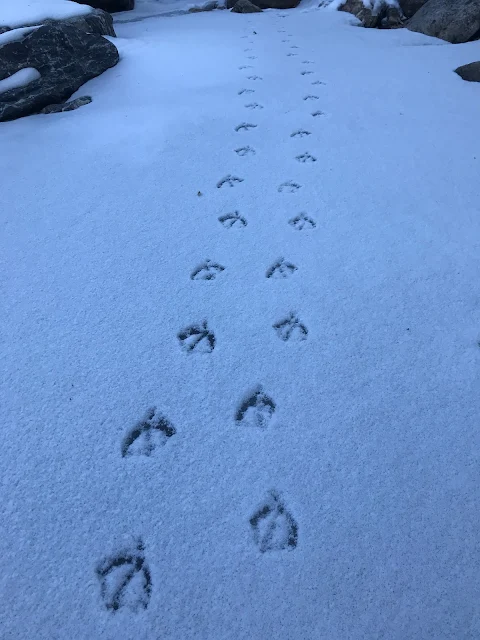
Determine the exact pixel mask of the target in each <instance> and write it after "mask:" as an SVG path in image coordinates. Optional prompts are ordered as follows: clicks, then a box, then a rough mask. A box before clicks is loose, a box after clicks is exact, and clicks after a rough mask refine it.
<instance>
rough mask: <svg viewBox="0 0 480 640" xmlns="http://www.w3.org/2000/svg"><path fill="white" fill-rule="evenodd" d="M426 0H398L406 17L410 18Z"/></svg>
mask: <svg viewBox="0 0 480 640" xmlns="http://www.w3.org/2000/svg"><path fill="white" fill-rule="evenodd" d="M426 1H427V0H399V4H400V8H401V9H402V11H403V15H404V16H405V17H406V18H411V17H412V16H413V15H415V14H416V13H417V11H418V10H419V9H421V8H422V7H423V5H424V4H425V2H426Z"/></svg>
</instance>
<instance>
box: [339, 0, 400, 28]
mask: <svg viewBox="0 0 480 640" xmlns="http://www.w3.org/2000/svg"><path fill="white" fill-rule="evenodd" d="M335 6H336V8H338V9H339V10H340V11H347V12H348V13H352V14H353V15H354V16H356V17H357V18H358V19H359V20H360V22H361V23H362V24H363V26H364V27H369V28H375V27H386V28H388V27H399V26H401V25H402V22H403V19H404V16H403V13H402V10H401V8H400V5H399V4H398V2H397V0H345V1H341V2H339V1H338V0H333V1H332V8H334V7H335Z"/></svg>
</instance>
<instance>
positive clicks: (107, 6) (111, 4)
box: [74, 0, 135, 13]
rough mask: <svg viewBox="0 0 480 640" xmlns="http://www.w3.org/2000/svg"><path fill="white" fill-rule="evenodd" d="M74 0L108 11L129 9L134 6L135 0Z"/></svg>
mask: <svg viewBox="0 0 480 640" xmlns="http://www.w3.org/2000/svg"><path fill="white" fill-rule="evenodd" d="M74 2H78V4H89V5H90V6H91V7H93V8H94V9H103V11H108V12H109V13H115V12H116V11H131V10H132V9H133V8H134V7H135V0H74Z"/></svg>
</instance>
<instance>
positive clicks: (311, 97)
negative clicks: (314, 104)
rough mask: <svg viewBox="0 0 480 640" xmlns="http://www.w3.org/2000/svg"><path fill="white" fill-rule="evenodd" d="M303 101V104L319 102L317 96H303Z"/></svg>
mask: <svg viewBox="0 0 480 640" xmlns="http://www.w3.org/2000/svg"><path fill="white" fill-rule="evenodd" d="M303 99H304V101H305V102H307V101H309V100H320V98H319V96H314V95H308V96H305V97H304V98H303Z"/></svg>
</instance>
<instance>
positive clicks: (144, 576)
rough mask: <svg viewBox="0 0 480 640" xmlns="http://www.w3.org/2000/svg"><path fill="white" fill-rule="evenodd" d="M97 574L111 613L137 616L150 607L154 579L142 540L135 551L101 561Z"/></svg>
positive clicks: (103, 598) (124, 552) (126, 551)
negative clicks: (122, 610) (129, 610)
mask: <svg viewBox="0 0 480 640" xmlns="http://www.w3.org/2000/svg"><path fill="white" fill-rule="evenodd" d="M96 574H97V577H98V579H99V581H100V593H101V597H102V600H103V603H104V605H105V607H106V608H107V609H108V610H109V611H111V612H112V613H115V612H116V611H118V610H119V609H123V608H129V609H131V610H132V611H134V612H137V611H139V610H140V609H146V608H147V607H148V604H149V602H150V596H151V594H152V578H151V575H150V569H149V568H148V565H147V563H146V561H145V547H144V545H143V542H142V540H141V539H139V540H137V541H136V544H135V545H133V546H132V548H130V549H123V550H121V551H119V552H118V553H117V554H115V555H113V556H110V557H108V558H105V559H104V560H102V561H101V562H100V563H99V564H98V565H97V567H96Z"/></svg>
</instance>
